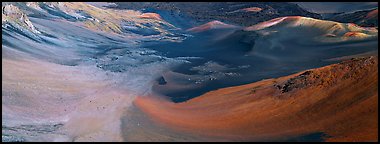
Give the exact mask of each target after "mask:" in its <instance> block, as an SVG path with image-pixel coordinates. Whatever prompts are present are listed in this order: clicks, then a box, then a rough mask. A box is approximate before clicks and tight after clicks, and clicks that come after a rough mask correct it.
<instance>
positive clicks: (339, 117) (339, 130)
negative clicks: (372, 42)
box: [134, 57, 378, 141]
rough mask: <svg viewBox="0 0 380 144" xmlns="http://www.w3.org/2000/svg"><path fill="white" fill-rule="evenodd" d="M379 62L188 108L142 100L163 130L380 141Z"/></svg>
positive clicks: (230, 93) (201, 100) (276, 82)
mask: <svg viewBox="0 0 380 144" xmlns="http://www.w3.org/2000/svg"><path fill="white" fill-rule="evenodd" d="M377 87H378V57H367V58H356V59H352V60H348V61H344V62H341V63H339V64H333V65H329V66H326V67H322V68H317V69H312V70H308V71H303V72H299V73H297V74H293V75H290V76H285V77H281V78H277V79H268V80H263V81H259V82H256V83H252V84H247V85H242V86H236V87H230V88H223V89H219V90H216V91H211V92H208V93H206V94H204V95H202V96H199V97H197V98H194V99H191V100H189V101H187V102H184V103H172V102H170V101H168V100H165V99H164V98H159V97H157V96H156V97H153V96H149V97H138V98H137V99H136V100H135V101H134V104H135V105H136V106H137V107H139V108H140V109H141V110H142V111H143V112H145V113H146V114H148V116H150V117H151V118H152V119H153V120H154V121H155V122H157V124H160V125H164V126H166V127H169V128H172V129H174V130H178V131H183V132H188V133H192V134H198V135H203V136H206V137H213V138H227V139H229V140H237V141H245V140H247V141H282V140H289V139H290V138H296V137H299V136H302V135H307V134H312V133H317V132H323V133H325V134H326V135H327V136H324V137H323V139H324V140H326V141H378V136H377V135H378V102H377V101H378V88H377Z"/></svg>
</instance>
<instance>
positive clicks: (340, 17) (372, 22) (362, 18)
mask: <svg viewBox="0 0 380 144" xmlns="http://www.w3.org/2000/svg"><path fill="white" fill-rule="evenodd" d="M378 11H379V9H378V8H376V9H372V10H362V11H356V12H351V13H341V14H337V15H334V16H332V17H331V18H328V20H332V21H336V22H342V23H355V24H357V25H360V26H364V27H378Z"/></svg>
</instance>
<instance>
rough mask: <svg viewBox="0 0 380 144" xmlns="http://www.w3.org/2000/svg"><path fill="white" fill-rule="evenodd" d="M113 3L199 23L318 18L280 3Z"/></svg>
mask: <svg viewBox="0 0 380 144" xmlns="http://www.w3.org/2000/svg"><path fill="white" fill-rule="evenodd" d="M116 4H117V6H116V8H119V9H134V10H144V11H152V12H155V11H157V10H161V11H168V12H170V14H171V15H181V16H182V17H183V16H186V17H189V20H190V21H195V22H197V23H198V25H200V24H204V23H207V22H209V21H213V20H218V21H221V22H226V23H232V24H234V25H240V26H250V25H253V24H256V23H258V22H263V21H266V20H270V19H273V18H276V17H280V16H290V15H299V16H306V17H313V18H320V15H319V14H316V13H310V12H308V11H306V10H303V9H302V8H300V7H299V6H298V5H296V4H292V3H279V2H137V3H136V2H117V3H116ZM253 7H254V8H253ZM250 8H251V9H250ZM252 10H254V11H256V12H252ZM259 10H260V11H259ZM193 26H194V25H193Z"/></svg>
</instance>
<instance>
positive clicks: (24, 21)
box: [1, 4, 40, 34]
mask: <svg viewBox="0 0 380 144" xmlns="http://www.w3.org/2000/svg"><path fill="white" fill-rule="evenodd" d="M1 24H2V27H3V28H7V27H8V26H12V27H15V28H17V29H19V30H20V31H25V30H27V31H30V32H33V33H35V34H39V33H40V32H39V31H38V30H37V29H36V28H35V27H34V26H33V24H32V22H31V21H30V20H29V18H28V16H27V15H26V14H25V13H24V12H23V11H21V10H20V9H19V8H18V7H16V6H14V5H12V4H6V5H3V6H2V21H1Z"/></svg>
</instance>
